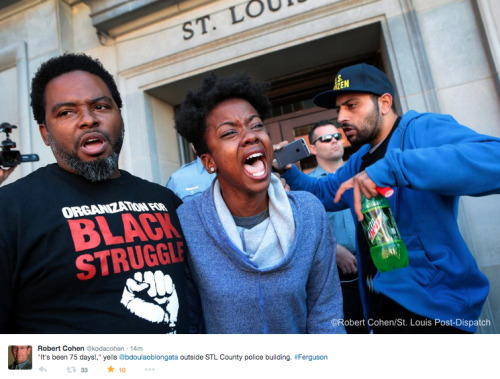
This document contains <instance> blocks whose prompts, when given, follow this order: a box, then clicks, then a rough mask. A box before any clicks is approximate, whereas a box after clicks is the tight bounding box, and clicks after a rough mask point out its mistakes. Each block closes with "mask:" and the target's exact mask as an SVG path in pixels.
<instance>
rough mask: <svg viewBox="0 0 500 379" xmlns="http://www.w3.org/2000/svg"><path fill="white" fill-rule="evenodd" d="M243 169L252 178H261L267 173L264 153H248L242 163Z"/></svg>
mask: <svg viewBox="0 0 500 379" xmlns="http://www.w3.org/2000/svg"><path fill="white" fill-rule="evenodd" d="M243 168H244V169H245V171H246V172H247V173H248V174H249V175H250V176H251V177H254V178H261V177H263V176H265V175H266V174H267V166H266V161H265V157H264V154H262V153H253V154H251V155H249V156H248V157H247V158H246V159H245V162H244V164H243Z"/></svg>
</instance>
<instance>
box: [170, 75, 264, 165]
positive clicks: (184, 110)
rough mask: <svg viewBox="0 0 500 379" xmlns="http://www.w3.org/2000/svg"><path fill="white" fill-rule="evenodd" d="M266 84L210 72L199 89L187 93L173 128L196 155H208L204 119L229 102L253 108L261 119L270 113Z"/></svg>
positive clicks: (246, 78)
mask: <svg viewBox="0 0 500 379" xmlns="http://www.w3.org/2000/svg"><path fill="white" fill-rule="evenodd" d="M268 89H269V84H268V83H254V82H253V81H252V78H251V77H250V76H249V75H248V74H246V73H238V74H233V75H231V76H228V77H225V78H218V77H217V75H216V74H215V73H209V74H207V75H205V77H204V78H203V82H202V84H201V87H200V88H198V89H197V90H195V91H191V90H189V91H188V92H187V93H186V97H185V98H184V101H183V102H182V104H181V106H180V109H179V110H178V112H177V114H176V118H175V128H176V129H177V131H178V132H179V134H180V135H181V136H183V137H184V138H186V139H187V140H188V141H189V142H191V143H192V144H193V146H194V148H195V150H196V154H198V156H201V155H202V154H204V153H207V152H209V151H208V146H207V143H206V140H205V132H206V129H207V125H206V117H207V115H208V114H209V113H210V111H211V110H212V109H214V108H215V106H216V105H218V104H220V103H221V102H223V101H225V100H228V99H243V100H245V101H248V103H250V104H251V105H252V107H254V108H255V110H256V111H257V113H258V114H259V116H260V117H261V118H265V117H267V116H269V115H270V113H271V103H270V102H269V99H268V98H267V96H266V95H265V92H266V91H267V90H268Z"/></svg>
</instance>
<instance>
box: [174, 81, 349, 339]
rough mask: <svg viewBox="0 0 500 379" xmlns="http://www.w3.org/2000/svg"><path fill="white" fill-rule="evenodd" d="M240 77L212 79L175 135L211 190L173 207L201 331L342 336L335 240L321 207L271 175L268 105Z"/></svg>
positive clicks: (191, 99) (193, 95)
mask: <svg viewBox="0 0 500 379" xmlns="http://www.w3.org/2000/svg"><path fill="white" fill-rule="evenodd" d="M264 90H265V88H264V87H263V85H261V84H256V83H253V82H252V80H251V78H250V77H249V76H248V75H246V74H235V75H232V76H230V77H227V78H218V77H217V76H216V75H215V74H209V75H207V76H206V77H205V78H204V79H203V83H202V85H201V87H200V88H199V89H197V90H195V91H189V92H188V93H187V95H186V97H185V99H184V101H183V103H182V104H181V107H180V110H179V112H178V114H177V117H176V129H177V131H178V132H179V133H180V134H181V135H182V136H183V137H184V138H186V139H187V140H188V141H189V142H191V143H193V145H194V147H195V149H196V152H197V154H198V156H199V157H200V158H201V161H202V162H203V165H204V166H205V169H206V170H207V171H208V172H214V173H217V179H216V180H215V181H214V182H213V184H212V186H211V187H210V188H208V189H207V190H205V191H204V192H203V193H202V194H201V195H200V196H198V197H196V198H194V199H193V200H191V201H188V202H186V203H184V204H183V205H182V206H181V207H179V209H178V214H179V218H180V220H181V225H182V227H183V230H184V232H185V234H186V241H187V243H188V247H189V253H188V255H187V262H188V265H189V268H190V272H191V273H192V278H193V280H194V283H195V285H196V288H197V289H198V291H199V295H200V299H201V305H202V310H203V318H202V322H203V323H204V327H205V328H206V329H205V330H206V331H207V332H208V333H345V329H344V327H343V326H342V325H341V323H340V322H339V320H341V319H342V294H341V290H340V285H339V279H338V274H337V266H336V264H335V239H334V237H333V234H332V231H331V228H330V226H329V224H328V219H327V217H326V213H325V210H324V208H323V206H322V205H321V203H320V202H319V201H318V199H316V198H315V197H314V196H312V195H310V194H308V193H305V192H299V193H296V192H290V193H286V191H285V190H284V188H283V185H282V184H281V182H280V180H279V179H278V178H277V177H276V176H274V175H272V174H271V162H272V159H273V148H272V144H271V140H270V138H269V135H268V133H267V130H266V128H265V126H264V124H263V121H262V120H263V118H264V117H266V116H267V115H268V114H269V113H270V109H271V107H270V103H269V100H268V99H267V97H266V96H265V92H264Z"/></svg>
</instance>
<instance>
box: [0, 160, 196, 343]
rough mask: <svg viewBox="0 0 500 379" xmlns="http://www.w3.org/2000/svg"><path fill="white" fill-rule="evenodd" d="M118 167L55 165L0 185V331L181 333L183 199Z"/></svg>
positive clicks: (183, 315) (183, 311)
mask: <svg viewBox="0 0 500 379" xmlns="http://www.w3.org/2000/svg"><path fill="white" fill-rule="evenodd" d="M120 172H121V176H120V177H119V178H116V179H110V180H106V181H104V182H101V183H91V182H89V181H87V180H85V179H84V178H83V177H81V176H79V175H74V174H71V173H68V172H66V171H64V170H63V169H61V168H60V167H59V166H58V165H57V164H52V165H48V166H46V167H44V168H41V169H39V170H37V171H35V172H34V173H32V174H30V175H28V176H27V177H25V178H23V179H20V180H18V181H17V182H15V183H13V184H11V185H8V186H5V187H3V188H1V189H0V220H1V227H0V298H1V299H0V305H1V308H0V332H2V333H183V332H186V330H187V329H186V328H187V320H186V318H187V317H186V303H185V302H186V299H185V295H184V290H185V289H184V263H183V261H184V254H185V250H186V249H187V247H186V244H185V240H184V236H183V235H182V231H181V227H180V223H179V220H178V218H177V214H176V209H177V207H178V206H179V205H180V204H181V200H180V199H179V198H178V197H177V196H175V195H174V194H173V192H171V191H170V190H168V189H166V188H165V187H163V186H160V185H157V184H153V183H150V182H148V181H146V180H143V179H140V178H138V177H135V176H133V175H131V174H129V173H127V172H126V171H120Z"/></svg>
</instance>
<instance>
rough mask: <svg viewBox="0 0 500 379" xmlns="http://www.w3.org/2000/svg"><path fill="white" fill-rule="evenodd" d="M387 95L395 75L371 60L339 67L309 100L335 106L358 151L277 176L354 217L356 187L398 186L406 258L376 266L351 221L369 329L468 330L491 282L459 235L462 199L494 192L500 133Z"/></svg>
mask: <svg viewBox="0 0 500 379" xmlns="http://www.w3.org/2000/svg"><path fill="white" fill-rule="evenodd" d="M393 98H394V89H393V86H392V84H391V82H390V81H389V79H388V78H387V76H386V74H385V73H383V72H382V71H380V70H379V69H377V68H376V67H373V66H370V65H367V64H364V63H362V64H357V65H354V66H349V67H345V68H343V69H341V70H340V71H339V72H338V74H337V75H336V76H335V81H334V85H333V88H332V90H329V91H326V92H323V93H320V94H319V95H317V96H316V97H315V98H314V102H315V104H316V105H318V106H321V107H324V108H335V109H337V111H338V118H337V123H338V125H339V126H340V127H342V128H343V130H344V133H345V135H346V137H347V139H348V140H349V142H350V143H351V144H352V145H354V146H359V147H360V149H359V150H358V151H357V152H356V153H355V154H353V155H352V156H351V157H350V158H349V160H348V161H347V162H346V164H345V165H344V166H342V167H341V168H340V169H338V170H337V171H336V172H335V173H334V174H328V175H327V176H326V177H324V178H320V179H315V178H311V177H308V176H307V175H304V174H302V173H300V172H299V171H298V170H297V169H296V168H293V167H292V168H291V169H290V170H288V171H287V172H286V173H284V174H283V177H284V178H285V179H286V181H287V183H288V184H289V185H290V187H291V188H292V189H294V190H306V191H310V192H312V193H314V194H315V195H316V196H318V197H319V198H320V199H321V200H322V202H323V204H324V205H325V208H326V209H327V210H329V211H336V210H341V209H345V208H350V209H351V212H352V214H353V216H354V217H355V218H357V220H358V221H360V220H362V219H363V215H362V213H361V194H363V195H364V196H366V197H367V198H372V197H374V196H377V194H378V193H377V190H376V189H377V187H392V188H394V191H395V194H394V195H393V196H392V197H391V198H389V203H390V205H391V208H392V210H393V213H394V215H395V218H396V222H397V224H398V228H399V231H400V232H401V235H402V238H403V241H404V243H405V245H406V247H407V250H408V256H409V260H410V263H409V265H408V266H407V267H405V268H401V269H396V270H392V271H388V272H384V273H382V272H378V271H377V270H376V268H375V266H374V265H373V262H372V260H371V257H370V253H369V248H368V243H367V241H366V238H365V236H364V233H363V232H362V228H361V226H360V223H358V225H357V243H358V246H357V250H358V261H359V263H360V264H359V265H358V277H359V279H360V281H361V283H362V286H361V287H360V289H361V297H362V301H363V306H364V313H365V319H366V320H367V321H368V325H369V326H370V328H371V329H372V330H373V331H374V332H375V333H460V332H462V333H464V332H465V333H467V332H469V333H470V332H474V331H475V330H476V327H477V325H478V318H479V315H480V313H481V310H482V307H483V304H484V302H485V300H486V297H487V295H488V291H489V283H488V280H487V278H486V276H485V275H484V274H483V273H482V272H481V271H480V270H479V268H478V266H477V263H476V261H475V259H474V258H473V256H472V254H471V253H470V251H469V249H468V247H467V245H466V243H465V241H464V240H463V238H462V236H461V234H460V231H459V228H458V224H457V214H458V200H459V197H460V196H462V195H469V196H484V195H489V194H494V193H500V182H499V181H498V179H497V178H498V177H499V176H500V139H498V138H495V137H491V136H486V135H481V134H478V133H476V132H474V131H473V130H471V129H469V128H467V127H465V126H463V125H460V124H459V123H458V122H457V121H455V120H454V119H453V118H452V117H451V116H448V115H441V114H433V113H417V112H415V111H409V112H407V113H405V114H404V115H403V116H398V114H397V113H396V111H395V107H394V104H393ZM457 168H459V169H457Z"/></svg>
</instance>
